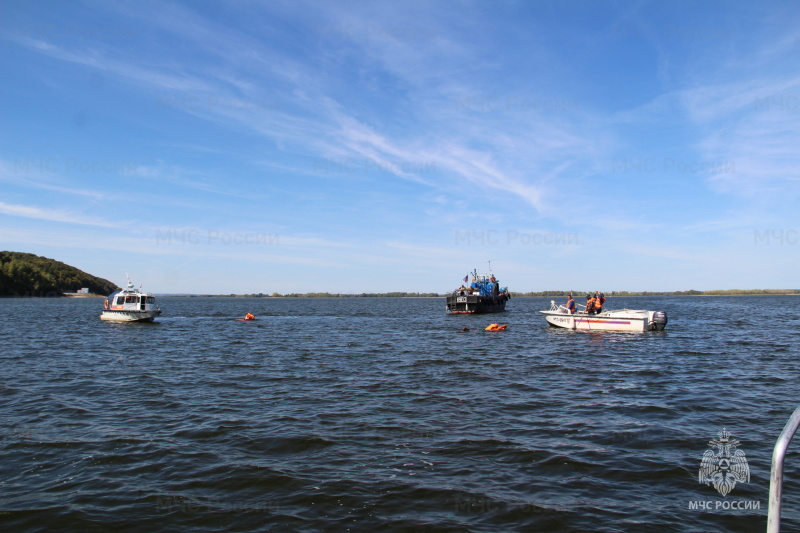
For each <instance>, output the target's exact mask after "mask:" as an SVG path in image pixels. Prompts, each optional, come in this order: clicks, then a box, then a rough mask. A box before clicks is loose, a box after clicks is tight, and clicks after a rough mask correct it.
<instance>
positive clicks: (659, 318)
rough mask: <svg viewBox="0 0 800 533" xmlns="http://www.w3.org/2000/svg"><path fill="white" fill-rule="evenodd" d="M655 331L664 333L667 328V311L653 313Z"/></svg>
mask: <svg viewBox="0 0 800 533" xmlns="http://www.w3.org/2000/svg"><path fill="white" fill-rule="evenodd" d="M652 324H653V329H654V330H656V331H664V328H665V327H667V312H666V311H654V312H653V322H652Z"/></svg>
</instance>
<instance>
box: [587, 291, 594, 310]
mask: <svg viewBox="0 0 800 533" xmlns="http://www.w3.org/2000/svg"><path fill="white" fill-rule="evenodd" d="M592 313H594V296H592V295H591V294H587V295H586V314H587V315H591V314H592Z"/></svg>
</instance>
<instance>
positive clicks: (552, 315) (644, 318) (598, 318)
mask: <svg viewBox="0 0 800 533" xmlns="http://www.w3.org/2000/svg"><path fill="white" fill-rule="evenodd" d="M540 313H542V314H543V315H544V319H545V320H546V321H547V323H548V324H550V325H551V326H554V327H557V328H566V329H584V330H590V331H662V330H663V329H664V328H665V327H666V325H667V314H666V313H664V312H663V311H644V310H635V309H620V310H618V311H603V312H602V313H599V314H597V315H590V314H586V313H575V314H570V313H569V312H567V310H566V309H564V307H563V306H559V307H556V306H555V304H553V306H552V307H551V308H550V310H548V311H540Z"/></svg>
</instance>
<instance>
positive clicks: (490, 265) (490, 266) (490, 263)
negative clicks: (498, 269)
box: [489, 259, 492, 273]
mask: <svg viewBox="0 0 800 533" xmlns="http://www.w3.org/2000/svg"><path fill="white" fill-rule="evenodd" d="M491 271H492V260H491V259H489V272H490V273H491Z"/></svg>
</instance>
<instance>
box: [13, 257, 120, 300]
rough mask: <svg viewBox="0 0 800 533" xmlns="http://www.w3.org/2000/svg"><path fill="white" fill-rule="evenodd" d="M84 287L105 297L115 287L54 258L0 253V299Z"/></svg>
mask: <svg viewBox="0 0 800 533" xmlns="http://www.w3.org/2000/svg"><path fill="white" fill-rule="evenodd" d="M84 287H86V288H88V289H89V291H91V292H93V293H94V294H103V295H105V294H110V293H112V292H113V291H114V290H115V289H116V288H117V285H116V284H114V283H111V282H110V281H108V280H107V279H102V278H98V277H96V276H92V275H91V274H87V273H86V272H83V271H82V270H78V269H77V268H75V267H71V266H69V265H66V264H64V263H62V262H60V261H56V260H54V259H48V258H46V257H40V256H38V255H33V254H26V253H21V252H0V296H62V295H63V294H64V293H65V292H75V291H77V290H78V289H81V288H84Z"/></svg>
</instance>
